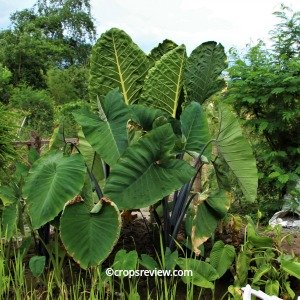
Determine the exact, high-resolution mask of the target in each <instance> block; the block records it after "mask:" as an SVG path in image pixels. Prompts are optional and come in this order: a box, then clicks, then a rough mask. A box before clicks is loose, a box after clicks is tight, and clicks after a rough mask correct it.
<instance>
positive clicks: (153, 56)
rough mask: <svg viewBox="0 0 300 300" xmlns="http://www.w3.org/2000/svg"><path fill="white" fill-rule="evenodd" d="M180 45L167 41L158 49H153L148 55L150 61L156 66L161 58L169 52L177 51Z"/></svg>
mask: <svg viewBox="0 0 300 300" xmlns="http://www.w3.org/2000/svg"><path fill="white" fill-rule="evenodd" d="M177 46H178V45H177V44H176V43H174V42H173V41H171V40H168V39H165V40H163V42H162V43H159V44H158V46H157V47H155V48H153V49H152V50H151V52H150V54H149V55H148V57H149V59H150V61H151V62H152V64H153V65H154V64H155V63H156V62H157V61H158V60H160V59H161V57H162V56H163V55H164V54H166V53H168V52H169V51H171V50H173V49H175V48H176V47H177Z"/></svg>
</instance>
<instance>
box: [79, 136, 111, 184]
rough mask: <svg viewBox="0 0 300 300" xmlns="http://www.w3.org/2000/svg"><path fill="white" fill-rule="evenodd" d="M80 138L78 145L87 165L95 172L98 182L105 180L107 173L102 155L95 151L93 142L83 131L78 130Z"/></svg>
mask: <svg viewBox="0 0 300 300" xmlns="http://www.w3.org/2000/svg"><path fill="white" fill-rule="evenodd" d="M78 139H79V142H78V145H77V147H78V149H79V151H80V153H81V154H82V156H83V158H84V161H85V163H86V165H87V167H88V168H89V170H90V171H91V172H92V173H93V175H94V176H95V178H96V179H97V181H98V182H99V181H100V180H103V179H104V178H105V173H104V165H103V162H102V159H101V157H100V155H99V154H98V153H97V152H95V150H94V149H93V148H92V146H91V144H90V143H89V142H88V141H87V140H86V138H85V136H84V134H83V132H82V131H79V132H78Z"/></svg>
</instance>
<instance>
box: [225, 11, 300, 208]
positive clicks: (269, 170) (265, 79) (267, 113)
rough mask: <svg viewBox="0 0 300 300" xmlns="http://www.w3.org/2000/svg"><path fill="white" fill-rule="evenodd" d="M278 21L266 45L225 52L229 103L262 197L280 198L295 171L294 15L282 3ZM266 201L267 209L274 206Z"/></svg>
mask: <svg viewBox="0 0 300 300" xmlns="http://www.w3.org/2000/svg"><path fill="white" fill-rule="evenodd" d="M275 15H277V16H278V17H279V18H280V19H281V22H280V23H279V24H278V25H276V26H275V30H273V31H272V32H271V37H272V40H273V41H274V44H273V46H272V47H271V49H267V48H266V46H265V44H264V43H263V42H262V41H260V42H259V43H258V44H257V45H256V46H254V47H249V48H248V52H247V53H246V55H245V56H244V57H240V56H239V55H238V54H237V52H236V51H231V54H232V58H233V60H234V63H233V66H232V67H231V68H229V76H230V80H229V86H228V92H227V95H226V98H225V100H226V101H228V102H231V103H232V105H233V107H234V108H235V110H236V111H237V113H238V115H239V116H240V118H241V119H242V120H243V121H244V124H245V126H246V128H247V129H248V133H249V136H250V138H251V141H252V143H253V145H254V146H255V152H256V159H257V161H258V167H259V170H260V178H261V179H260V184H259V186H260V193H261V195H262V196H263V197H264V199H268V200H270V199H274V197H275V199H282V197H283V196H284V195H285V194H286V193H287V192H288V190H289V189H290V188H291V187H293V186H294V185H295V183H296V182H297V180H298V179H299V174H300V165H299V159H300V151H299V142H300V135H299V119H300V106H299V99H300V76H299V75H300V59H299V50H300V49H299V41H300V14H299V13H293V12H292V11H291V10H290V9H288V8H286V7H284V6H282V9H281V11H280V12H275ZM269 203H271V206H273V210H277V209H278V208H279V207H280V205H281V204H280V202H278V201H277V203H278V205H274V202H269Z"/></svg>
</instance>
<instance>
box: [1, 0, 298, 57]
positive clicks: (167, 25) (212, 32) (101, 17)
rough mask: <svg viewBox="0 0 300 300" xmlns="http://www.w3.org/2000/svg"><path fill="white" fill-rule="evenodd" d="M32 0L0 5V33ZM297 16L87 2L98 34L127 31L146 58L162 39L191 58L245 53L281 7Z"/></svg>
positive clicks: (293, 2) (258, 7)
mask: <svg viewBox="0 0 300 300" xmlns="http://www.w3.org/2000/svg"><path fill="white" fill-rule="evenodd" d="M35 2H36V1H35V0H0V29H4V28H6V27H7V26H8V25H9V16H10V14H11V13H13V12H14V11H16V10H21V9H24V8H29V7H31V6H32V5H33V4H34V3H35ZM281 3H284V4H285V5H287V6H289V7H291V8H292V9H293V10H294V11H300V0H109V1H107V0H106V1H105V0H91V6H92V15H93V17H94V19H95V24H96V26H97V33H98V35H99V36H100V35H101V33H103V32H105V31H106V30H108V29H110V28H111V27H118V28H120V29H123V30H125V31H126V32H127V33H128V34H129V35H130V36H131V38H132V39H133V41H134V42H135V43H136V44H138V45H139V46H140V47H141V48H142V49H143V50H144V51H145V52H146V53H148V52H149V51H150V50H151V49H152V48H154V47H155V46H156V45H157V44H158V43H159V42H161V41H163V40H164V39H165V38H168V39H171V40H173V41H175V42H176V43H177V44H185V45H186V47H187V51H188V52H191V51H192V50H193V49H194V48H195V47H196V46H198V45H199V44H201V43H203V42H206V41H210V40H214V41H217V42H219V43H221V44H223V45H224V47H225V49H226V50H229V48H230V47H236V48H237V49H240V50H241V49H243V48H245V47H246V45H247V44H255V42H256V41H257V40H258V39H262V40H264V41H266V42H267V43H268V42H269V40H268V37H269V35H268V33H269V31H270V30H272V29H273V27H274V25H275V24H276V23H277V21H278V19H277V18H276V17H275V16H274V15H273V14H272V13H273V12H274V11H276V10H278V9H279V8H280V4H281Z"/></svg>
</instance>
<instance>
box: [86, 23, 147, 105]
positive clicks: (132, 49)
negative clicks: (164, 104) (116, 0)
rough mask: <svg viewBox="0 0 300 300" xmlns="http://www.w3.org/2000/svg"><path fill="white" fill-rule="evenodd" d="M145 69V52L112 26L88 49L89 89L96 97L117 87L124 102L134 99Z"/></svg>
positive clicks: (137, 93) (140, 85) (93, 97)
mask: <svg viewBox="0 0 300 300" xmlns="http://www.w3.org/2000/svg"><path fill="white" fill-rule="evenodd" d="M148 69H149V59H148V57H147V56H146V54H145V53H144V52H143V51H142V50H141V49H140V48H139V47H138V46H137V45H136V44H135V43H134V42H133V41H132V39H131V38H130V37H129V35H127V34H126V33H125V32H124V31H122V30H120V29H117V28H112V29H110V30H108V31H107V32H105V33H103V34H102V35H101V37H100V38H99V40H98V41H97V42H96V44H95V46H94V47H93V50H92V56H91V68H90V82H89V91H90V97H91V99H92V101H96V99H97V96H98V97H99V99H100V100H101V99H103V98H104V97H105V96H106V94H107V93H108V92H109V91H110V90H112V89H115V88H119V89H120V91H121V93H122V94H123V97H124V101H125V103H126V104H131V103H134V102H136V101H137V99H138V98H139V94H140V91H141V89H142V85H143V82H144V78H145V76H146V74H147V72H148Z"/></svg>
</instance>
